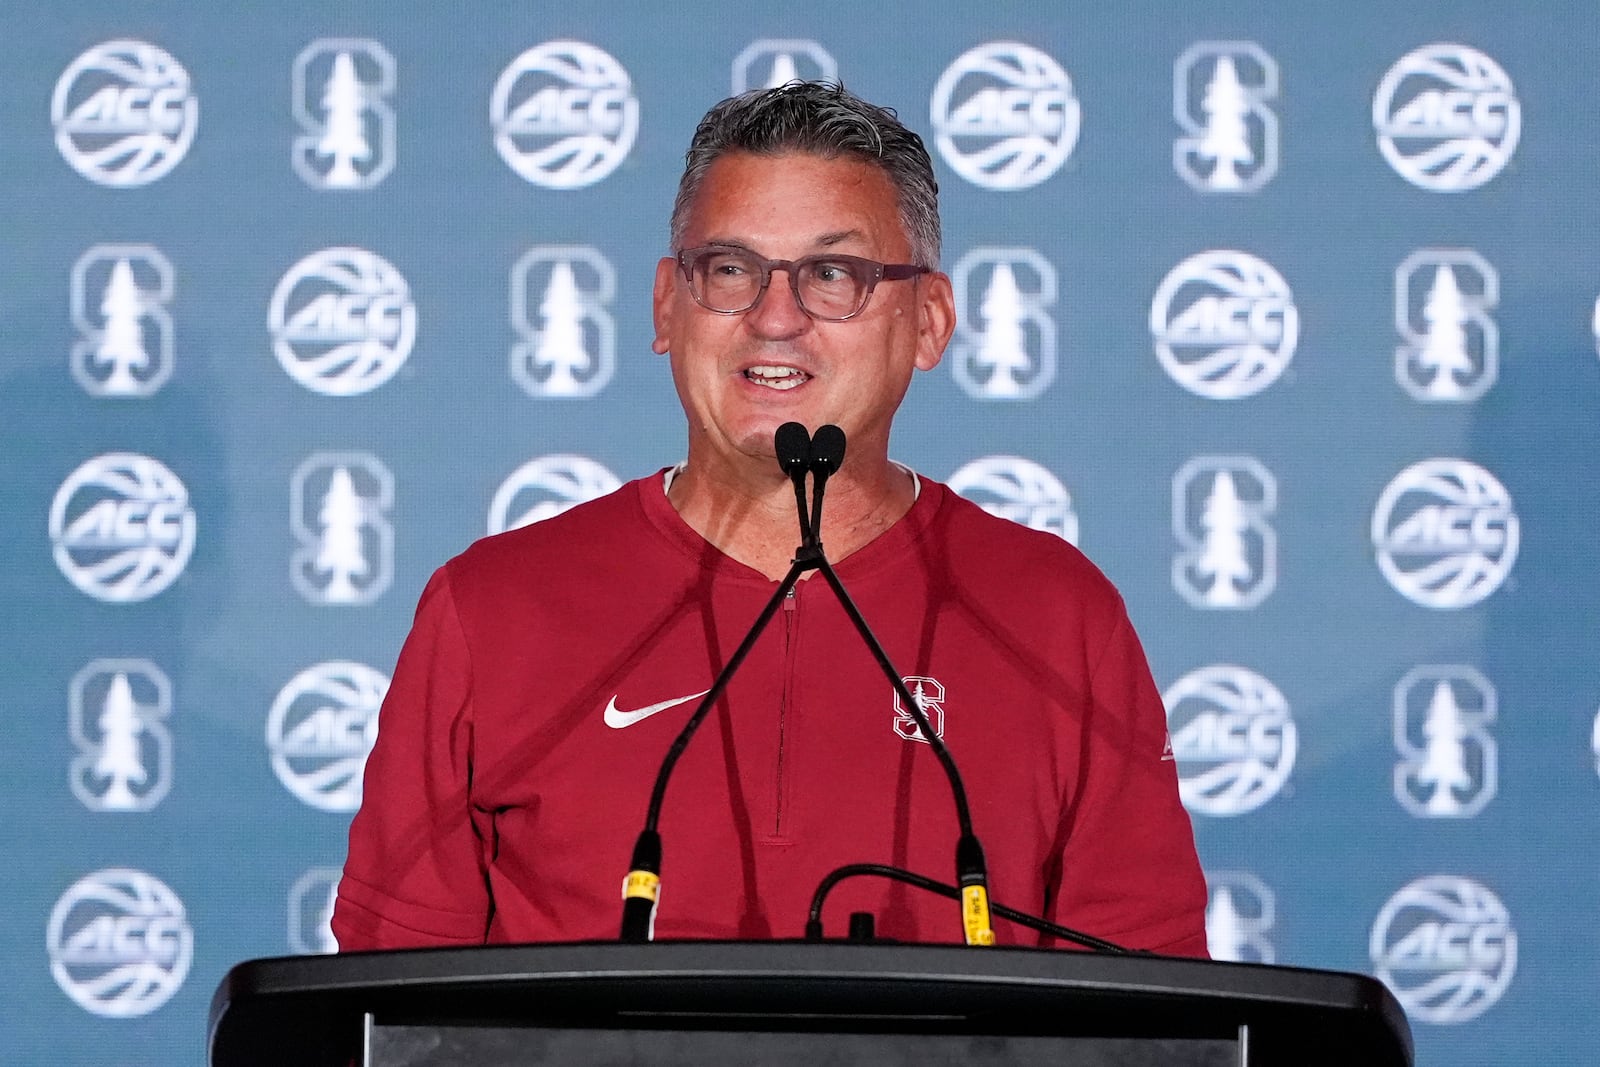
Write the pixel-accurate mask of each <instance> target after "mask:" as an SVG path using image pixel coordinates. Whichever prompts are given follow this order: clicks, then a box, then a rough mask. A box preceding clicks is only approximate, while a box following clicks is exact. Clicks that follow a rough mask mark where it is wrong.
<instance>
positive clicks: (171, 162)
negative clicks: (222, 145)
mask: <svg viewBox="0 0 1600 1067" xmlns="http://www.w3.org/2000/svg"><path fill="white" fill-rule="evenodd" d="M50 121H51V123H52V124H53V125H54V126H55V131H56V147H57V148H58V149H60V151H61V155H62V158H64V159H65V160H66V161H67V162H68V163H69V164H71V165H72V169H73V170H75V171H77V172H78V173H79V174H81V175H83V176H84V177H85V178H88V179H89V180H90V181H92V182H95V183H96V184H99V185H109V186H112V187H114V188H131V187H133V186H138V185H148V184H149V183H150V182H153V181H155V180H156V179H157V178H160V177H162V176H163V175H165V174H166V173H167V172H168V171H170V170H172V168H173V167H176V166H177V165H178V162H179V161H180V160H181V159H183V157H184V153H186V152H188V151H189V145H190V144H192V143H193V142H194V132H195V128H196V127H197V126H198V125H199V123H200V102H199V101H198V100H196V99H195V96H194V93H193V91H192V90H191V88H190V86H189V72H188V71H186V70H184V69H183V67H182V66H181V65H180V64H179V63H178V61H177V60H176V59H173V58H172V57H171V56H170V55H168V54H167V53H166V52H163V51H162V50H161V49H159V48H157V47H156V46H155V45H153V44H146V43H145V42H144V41H108V42H106V43H105V44H101V45H96V46H95V47H93V48H91V49H89V50H88V51H87V52H85V53H83V55H81V56H79V57H78V58H77V59H75V60H73V61H72V63H71V65H70V66H68V67H67V69H66V71H65V72H64V73H63V74H62V75H61V78H60V80H58V81H57V82H56V89H55V93H54V95H53V96H51V98H50Z"/></svg>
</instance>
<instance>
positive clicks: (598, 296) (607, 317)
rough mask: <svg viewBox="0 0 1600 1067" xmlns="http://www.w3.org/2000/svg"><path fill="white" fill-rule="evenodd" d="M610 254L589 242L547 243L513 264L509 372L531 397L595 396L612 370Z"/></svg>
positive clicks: (613, 331)
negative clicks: (512, 341) (514, 340)
mask: <svg viewBox="0 0 1600 1067" xmlns="http://www.w3.org/2000/svg"><path fill="white" fill-rule="evenodd" d="M616 290H617V279H616V273H615V272H614V271H613V270H612V269H611V262H610V260H608V259H606V257H605V256H603V255H601V253H600V251H599V250H598V249H595V248H591V247H589V246H588V245H576V246H559V245H546V246H543V247H540V248H535V249H532V250H530V251H529V252H528V253H527V254H526V255H524V256H523V257H522V258H521V259H519V260H517V263H516V266H514V267H512V268H511V328H512V329H514V330H516V331H517V334H518V335H519V336H520V337H522V338H523V340H521V341H519V342H517V343H516V344H515V345H513V346H512V347H511V377H512V379H513V380H515V381H516V383H517V384H518V385H520V386H522V388H523V390H524V391H526V392H527V393H528V395H530V396H593V395H594V394H595V393H598V392H599V391H600V390H601V389H603V388H604V387H605V385H606V383H607V382H609V381H610V380H611V376H612V375H613V374H614V373H616V369H617V331H616V326H615V324H614V323H613V322H612V319H611V313H610V312H609V311H607V310H606V307H607V305H608V304H610V303H611V301H612V299H613V298H615V296H616Z"/></svg>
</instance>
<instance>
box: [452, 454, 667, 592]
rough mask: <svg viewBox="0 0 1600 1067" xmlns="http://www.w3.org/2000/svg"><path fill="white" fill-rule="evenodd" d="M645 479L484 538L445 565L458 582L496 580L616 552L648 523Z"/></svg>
mask: <svg viewBox="0 0 1600 1067" xmlns="http://www.w3.org/2000/svg"><path fill="white" fill-rule="evenodd" d="M643 480H644V479H638V480H636V481H632V482H627V483H625V484H624V485H623V486H622V487H621V488H619V489H615V490H613V491H612V492H609V493H607V494H605V495H604V496H599V497H596V498H594V499H593V500H586V501H583V502H581V503H578V504H574V505H572V506H571V507H568V508H565V509H564V510H561V511H557V512H555V513H554V514H550V515H546V516H542V517H539V516H535V517H534V518H533V519H532V520H531V521H528V522H526V523H525V524H524V525H521V526H518V527H516V528H514V529H510V530H506V531H504V532H503V533H497V534H490V535H489V536H487V537H482V538H479V539H478V540H477V541H474V542H473V543H472V544H471V545H469V546H468V547H467V549H466V551H464V552H462V553H461V554H460V555H458V556H456V557H455V558H454V559H452V560H451V561H450V562H449V563H447V564H446V565H445V566H446V569H447V570H448V571H449V573H450V577H451V580H452V582H461V581H471V580H473V579H479V578H490V579H491V580H492V579H493V578H494V577H495V576H498V575H502V574H504V573H505V572H507V571H508V570H510V571H518V572H521V571H525V570H526V569H527V568H528V567H529V566H537V567H538V568H539V570H540V572H541V573H542V574H545V575H549V574H551V573H552V572H554V573H559V572H560V569H561V568H564V567H569V566H574V565H577V564H579V563H580V562H581V561H582V560H584V559H586V558H590V557H596V556H603V555H605V554H606V553H609V552H614V551H615V550H616V548H617V546H618V545H619V544H622V543H625V542H632V543H637V541H638V538H639V531H640V526H641V523H642V522H643V512H642V509H641V507H640V502H639V492H640V483H641V482H642V481H643Z"/></svg>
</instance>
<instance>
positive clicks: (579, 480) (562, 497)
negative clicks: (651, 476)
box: [489, 455, 622, 534]
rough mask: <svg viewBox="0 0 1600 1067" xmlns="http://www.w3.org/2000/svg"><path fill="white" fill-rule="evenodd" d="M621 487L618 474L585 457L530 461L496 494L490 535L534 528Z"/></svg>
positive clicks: (541, 458)
mask: <svg viewBox="0 0 1600 1067" xmlns="http://www.w3.org/2000/svg"><path fill="white" fill-rule="evenodd" d="M621 487H622V482H621V480H620V479H618V478H617V476H616V475H615V474H612V473H611V472H610V471H609V470H607V469H606V468H605V467H602V466H601V465H600V464H598V463H596V462H595V461H594V460H592V459H589V458H588V457H586V456H572V455H556V456H540V457H539V458H538V459H530V460H529V461H528V462H526V463H524V464H523V465H522V466H520V467H518V468H517V469H516V470H514V471H512V472H511V476H510V477H509V478H507V479H506V480H505V481H504V482H501V483H500V488H499V489H496V490H495V494H494V500H493V501H491V502H490V504H489V532H490V533H491V534H497V533H504V532H505V531H507V530H516V529H520V528H522V527H524V526H531V525H532V524H533V523H536V522H539V521H540V520H542V519H548V518H550V517H551V516H553V515H559V514H561V513H562V512H563V511H566V510H567V509H569V508H573V507H576V506H577V505H579V504H582V503H584V502H585V501H588V500H594V499H595V498H597V497H602V496H605V495H606V494H607V493H610V492H613V491H615V490H617V489H620V488H621Z"/></svg>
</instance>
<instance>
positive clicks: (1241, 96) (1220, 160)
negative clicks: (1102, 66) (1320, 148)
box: [1172, 41, 1278, 193]
mask: <svg viewBox="0 0 1600 1067" xmlns="http://www.w3.org/2000/svg"><path fill="white" fill-rule="evenodd" d="M1277 95H1278V64H1277V63H1276V62H1275V61H1274V60H1273V58H1272V57H1271V56H1269V55H1267V53H1266V51H1265V50H1263V49H1262V47H1261V46H1260V45H1258V44H1256V43H1254V42H1252V41H1201V42H1199V43H1198V44H1193V45H1190V46H1189V47H1188V48H1186V49H1184V52H1183V54H1182V55H1181V56H1179V57H1178V60H1177V62H1176V63H1174V64H1173V66H1172V117H1173V118H1175V119H1177V120H1178V125H1179V126H1181V127H1183V130H1184V135H1183V136H1182V137H1179V138H1178V139H1177V140H1176V141H1174V142H1173V144H1172V165H1173V167H1174V168H1176V170H1177V172H1178V177H1180V178H1182V179H1183V180H1184V181H1185V182H1188V183H1189V186H1190V188H1192V189H1195V190H1197V191H1198V192H1202V193H1253V192H1255V191H1256V190H1257V189H1259V188H1261V187H1262V186H1263V185H1265V184H1266V183H1267V182H1269V181H1271V180H1272V176H1273V175H1275V174H1276V173H1278V116H1277V115H1276V114H1275V113H1274V112H1273V110H1272V109H1271V108H1270V107H1268V106H1267V101H1269V100H1272V99H1273V98H1275V97H1276V96H1277Z"/></svg>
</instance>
